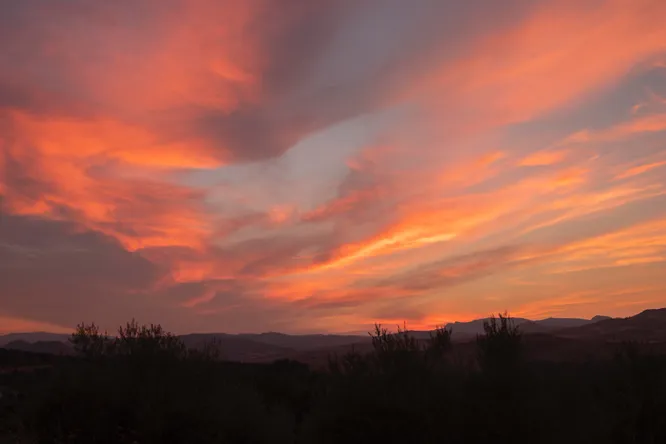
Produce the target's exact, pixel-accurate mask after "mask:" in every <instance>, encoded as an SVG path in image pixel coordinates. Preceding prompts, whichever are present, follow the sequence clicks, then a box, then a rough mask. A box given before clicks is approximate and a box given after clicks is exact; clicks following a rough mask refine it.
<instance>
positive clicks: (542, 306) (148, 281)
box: [0, 0, 666, 332]
mask: <svg viewBox="0 0 666 444" xmlns="http://www.w3.org/2000/svg"><path fill="white" fill-rule="evenodd" d="M500 3H501V4H500ZM663 17H666V3H664V2H662V1H659V0H632V1H624V0H598V1H597V0H594V1H593V0H583V1H573V0H561V1H560V0H544V1H539V2H522V1H518V0H509V1H507V2H495V1H492V0H474V1H470V2H466V3H464V4H463V3H461V2H455V1H448V0H442V1H431V0H417V1H414V2H404V1H401V0H381V1H380V0H371V1H367V2H354V1H346V0H340V1H320V2H315V1H308V0H287V1H286V2H280V1H271V0H248V1H244V2H238V1H234V0H228V1H227V0H219V1H212V0H196V1H185V0H164V1H160V2H153V1H148V0H146V1H137V2H133V3H131V5H127V4H126V5H122V4H120V3H119V2H104V1H101V0H94V1H89V0H86V1H84V0H71V1H69V2H66V3H64V2H57V1H44V2H38V1H34V0H26V1H22V2H6V3H4V4H2V5H0V66H1V68H0V129H2V131H0V202H1V206H0V320H2V324H3V325H2V327H0V332H3V331H4V332H7V331H17V330H21V329H28V328H29V329H33V330H44V329H46V330H49V331H56V330H57V331H61V330H63V331H65V330H69V329H70V328H71V327H72V326H73V325H75V324H76V323H78V322H81V321H95V322H97V323H99V324H101V325H102V326H103V327H105V328H109V329H112V328H114V327H115V326H117V325H119V324H121V323H123V322H125V321H126V320H128V319H131V318H133V317H135V318H136V319H137V320H139V321H140V322H159V323H162V324H163V325H164V326H165V327H166V328H168V329H170V330H173V331H175V332H192V331H200V332H205V331H226V332H250V331H257V332H258V331H283V332H313V331H321V332H348V331H363V330H367V328H368V327H369V326H371V325H372V323H374V322H382V323H388V324H394V323H396V322H399V323H401V324H402V322H403V321H405V322H406V323H407V325H408V326H410V327H411V328H414V329H426V328H432V327H434V326H436V325H440V324H443V323H446V322H451V321H466V320H471V319H474V318H480V317H484V316H486V315H488V314H490V313H497V312H503V311H505V310H508V311H509V312H510V313H511V314H512V315H515V316H520V317H527V318H544V317H548V316H555V317H585V318H591V317H592V316H595V315H610V316H628V315H632V314H635V313H637V312H639V311H641V310H642V309H645V308H656V307H663V306H666V280H665V279H664V278H663V274H664V270H666V27H664V26H663V23H662V22H663Z"/></svg>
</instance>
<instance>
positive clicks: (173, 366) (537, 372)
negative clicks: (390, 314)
mask: <svg viewBox="0 0 666 444" xmlns="http://www.w3.org/2000/svg"><path fill="white" fill-rule="evenodd" d="M484 327H485V334H484V335H481V336H479V337H478V338H477V342H476V355H475V356H474V357H473V359H468V358H469V357H468V356H463V355H461V354H459V353H457V352H456V347H457V346H456V345H455V344H452V342H451V332H450V331H449V330H446V329H438V330H436V331H434V332H433V333H432V335H431V337H430V339H429V340H427V341H418V340H416V339H414V338H413V337H411V336H410V335H409V333H408V332H407V331H404V330H401V329H398V332H396V333H391V332H389V331H387V330H386V329H384V328H382V327H381V326H377V327H376V330H375V331H374V332H373V333H372V344H373V351H372V352H371V353H368V354H360V353H356V352H351V353H348V354H346V355H344V356H339V357H332V358H331V359H330V362H329V365H328V370H327V371H313V370H311V369H309V368H308V367H307V366H305V365H304V364H300V363H297V362H292V361H278V362H275V363H273V364H267V365H262V364H241V363H231V362H224V361H223V360H221V359H220V356H221V355H220V352H222V353H223V350H220V349H219V347H218V345H217V344H215V343H212V344H209V345H208V346H206V347H204V348H202V349H199V350H188V349H187V348H186V347H185V346H184V345H183V344H182V342H181V341H180V339H179V338H178V337H176V336H174V335H172V334H170V333H168V332H166V331H164V330H163V329H162V327H160V326H159V325H151V326H140V325H138V324H137V323H136V322H135V321H132V322H130V323H128V324H127V325H125V326H124V327H121V328H120V329H119V331H118V334H117V335H115V336H113V337H110V336H109V335H107V334H104V333H101V332H100V331H99V329H98V328H97V327H96V326H95V325H80V326H79V328H78V329H77V331H76V332H75V333H74V334H73V335H72V339H71V341H72V344H73V346H74V347H75V349H76V351H77V353H78V357H77V358H72V359H69V358H59V359H54V361H53V362H52V366H51V367H50V368H39V369H37V370H35V371H32V372H14V373H5V374H3V375H1V376H0V393H2V398H0V408H1V409H2V418H1V422H0V426H1V427H2V431H1V433H0V435H1V437H0V442H8V443H9V442H12V443H18V442H21V443H85V444H89V443H128V444H129V443H136V444H144V443H145V444H148V443H151V444H152V443H174V444H175V443H188V444H196V443H239V444H240V443H248V444H249V443H308V444H309V443H317V444H319V443H321V444H326V443H336V444H337V443H343V444H347V443H491V442H492V443H530V444H532V443H558V444H559V443H562V442H567V443H586V444H587V443H664V442H666V359H665V357H664V356H661V355H658V354H649V353H644V352H639V351H638V348H637V347H635V346H632V345H627V344H625V345H623V346H621V347H618V350H617V352H616V353H615V356H614V357H613V358H612V359H596V360H589V361H587V362H540V361H537V360H534V359H532V358H531V357H530V356H529V354H528V353H527V352H526V348H525V343H524V342H525V341H524V338H523V337H522V336H521V334H520V332H519V331H518V330H517V328H516V327H515V326H514V325H513V323H512V321H511V319H510V318H509V317H507V316H504V315H500V316H499V317H494V318H491V319H490V320H489V321H488V322H487V323H486V324H485V326H484ZM3 439H4V441H3Z"/></svg>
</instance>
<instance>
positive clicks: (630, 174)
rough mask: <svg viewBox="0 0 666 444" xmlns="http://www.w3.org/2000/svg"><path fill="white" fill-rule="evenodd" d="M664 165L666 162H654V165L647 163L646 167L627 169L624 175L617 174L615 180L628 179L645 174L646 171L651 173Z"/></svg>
mask: <svg viewBox="0 0 666 444" xmlns="http://www.w3.org/2000/svg"><path fill="white" fill-rule="evenodd" d="M664 165H666V161H664V162H654V163H649V164H646V165H639V166H636V167H633V168H629V169H628V170H626V171H625V172H624V173H621V174H618V175H617V176H615V179H617V180H619V179H628V178H630V177H634V176H638V175H641V174H643V173H647V172H648V171H652V170H654V169H656V168H660V167H662V166H664Z"/></svg>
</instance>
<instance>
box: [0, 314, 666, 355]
mask: <svg viewBox="0 0 666 444" xmlns="http://www.w3.org/2000/svg"><path fill="white" fill-rule="evenodd" d="M485 320H487V319H477V320H474V321H470V322H454V323H450V324H448V325H447V328H451V330H452V332H453V340H454V341H456V342H467V341H470V340H472V339H474V338H475V337H476V335H479V334H482V333H483V323H484V321H485ZM513 321H514V323H515V325H517V326H518V328H519V329H520V330H521V331H523V333H524V334H526V335H528V336H531V335H541V336H544V335H546V336H549V337H556V338H560V339H562V340H594V341H605V342H609V341H626V340H640V341H646V342H664V343H666V309H658V310H646V311H644V312H642V313H640V314H638V315H636V316H633V317H629V318H610V317H607V316H595V317H594V318H592V319H578V318H548V319H542V320H537V321H532V320H529V319H523V318H513ZM410 334H412V335H413V336H415V337H416V338H417V339H426V338H428V336H429V334H430V332H428V331H412V332H410ZM535 337H536V336H535ZM68 338H69V335H64V334H55V333H44V332H33V333H12V334H8V335H4V336H0V348H6V349H14V350H23V351H29V352H38V353H51V354H70V353H72V349H71V347H70V345H69V343H68V341H67V339H68ZM181 338H182V340H183V342H184V343H185V345H186V346H188V347H192V348H198V347H201V346H202V345H203V344H205V343H208V342H210V341H211V340H213V339H215V340H216V341H218V342H219V343H220V346H221V348H222V351H223V354H224V356H225V357H226V358H227V359H231V360H236V361H244V362H266V361H272V360H275V359H281V358H291V359H299V360H304V361H310V360H312V359H320V358H321V356H322V355H324V354H326V355H327V354H329V353H336V352H343V351H346V350H349V349H351V348H352V347H354V348H356V349H357V350H359V351H362V350H367V349H369V347H370V343H371V341H370V337H369V336H368V335H325V334H321V335H289V334H283V333H274V332H270V333H258V334H226V333H195V334H187V335H183V336H181Z"/></svg>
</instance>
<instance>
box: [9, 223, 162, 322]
mask: <svg viewBox="0 0 666 444" xmlns="http://www.w3.org/2000/svg"><path fill="white" fill-rule="evenodd" d="M163 273H164V270H162V269H161V268H160V267H158V266H156V265H155V264H153V263H151V262H149V261H147V260H146V259H143V258H141V257H140V256H139V255H137V254H135V253H130V252H128V251H126V250H124V249H123V248H122V247H121V245H120V244H118V243H117V242H116V241H115V240H114V239H112V238H109V237H107V236H104V235H102V234H100V233H95V232H90V231H86V230H82V229H80V228H79V227H76V226H74V225H72V224H69V223H66V222H58V221H47V220H43V219H39V218H34V217H23V216H13V215H8V214H6V213H0V297H1V300H0V305H1V307H2V310H3V311H4V312H5V313H9V314H12V315H15V316H20V317H26V318H31V319H36V320H40V321H48V322H53V323H58V324H64V325H73V324H74V323H76V322H80V321H81V320H84V319H91V318H93V319H109V318H118V317H121V316H131V315H132V312H133V311H137V309H140V310H141V311H143V310H144V309H145V305H144V304H145V301H142V300H141V296H140V295H142V294H145V293H146V292H147V291H148V290H150V288H151V287H152V285H153V283H154V282H155V281H156V280H157V279H158V278H160V277H161V276H162V275H163ZM142 305H143V307H142Z"/></svg>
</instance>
